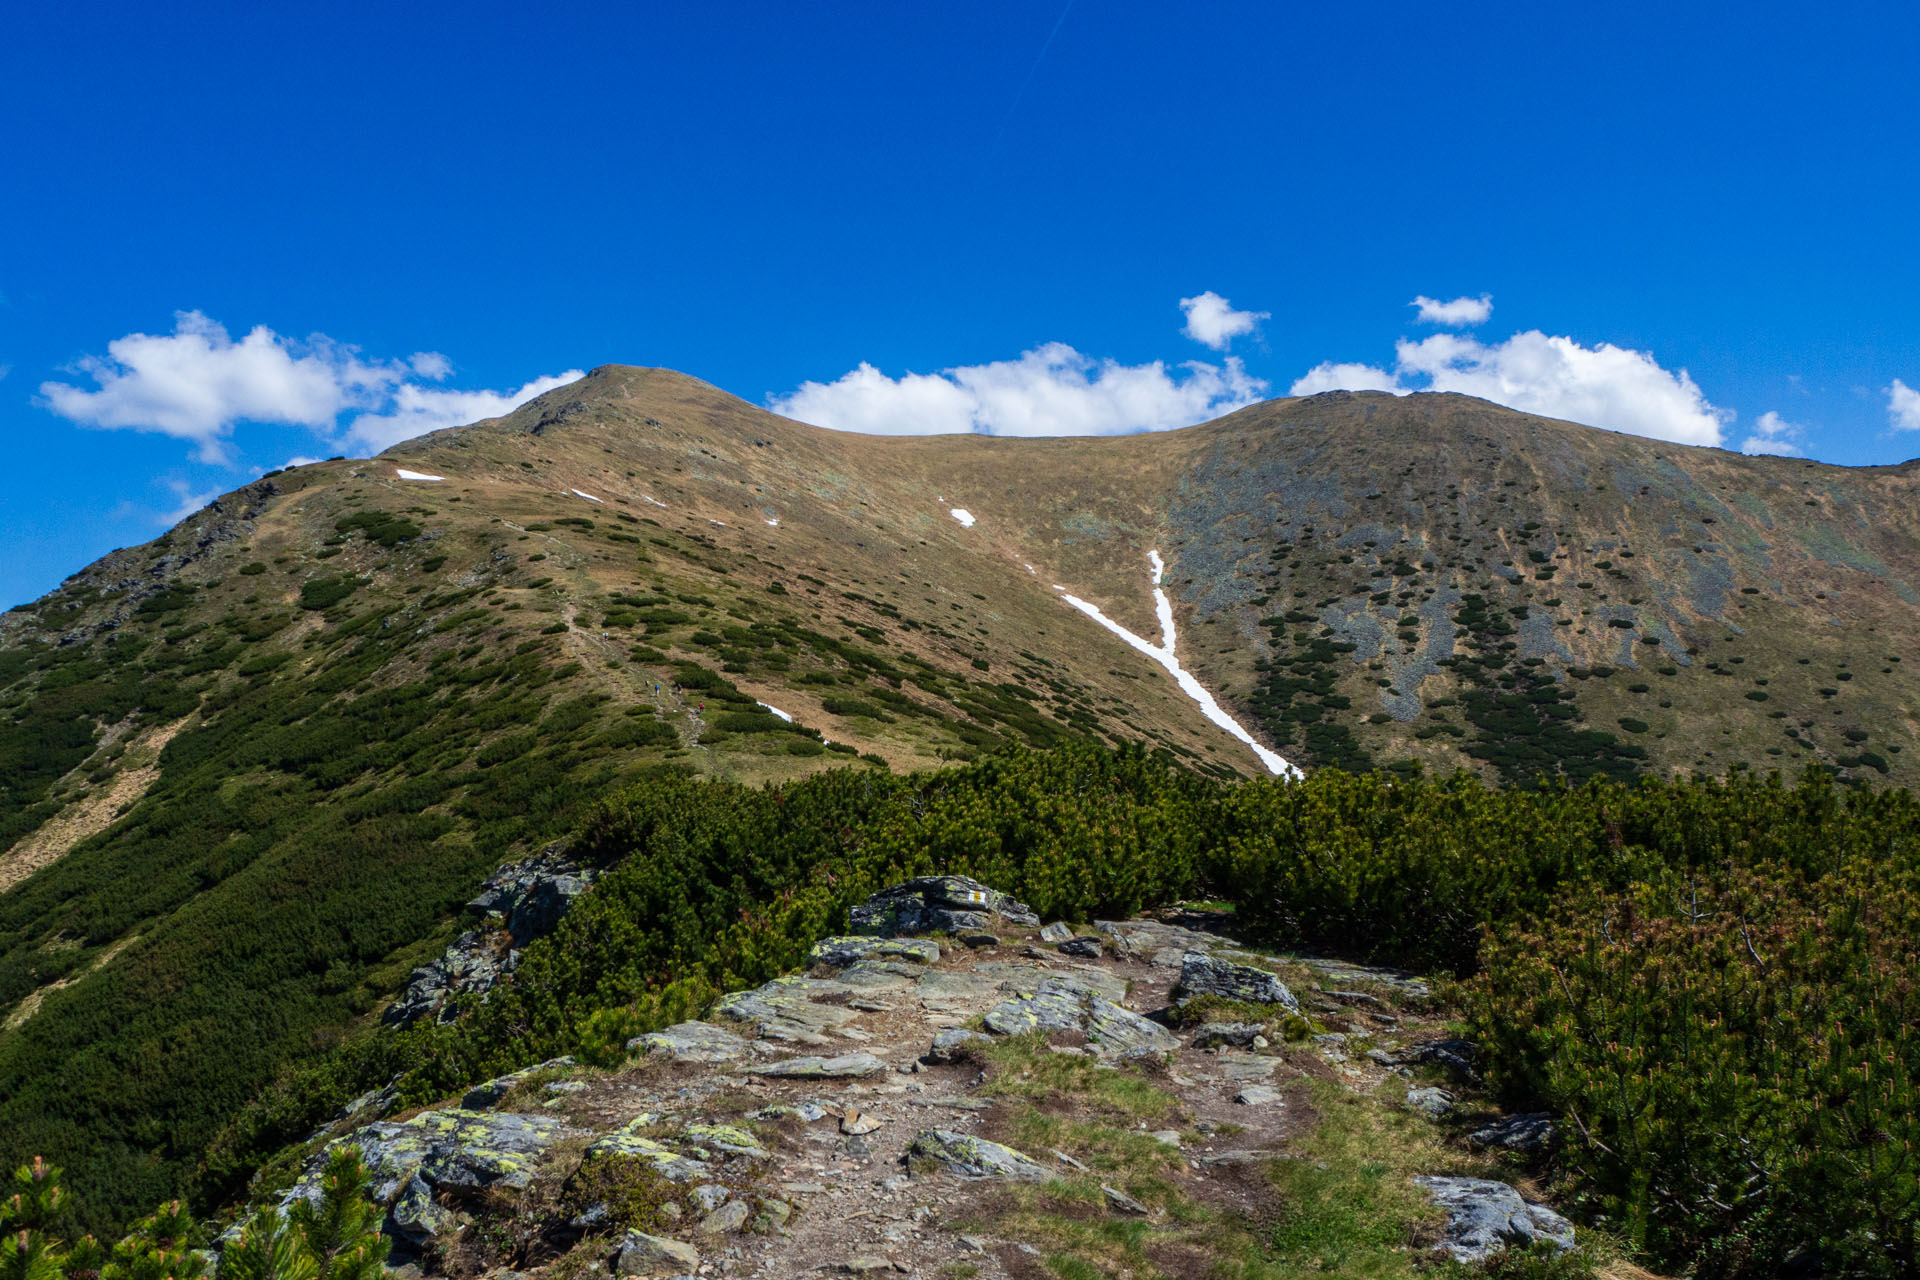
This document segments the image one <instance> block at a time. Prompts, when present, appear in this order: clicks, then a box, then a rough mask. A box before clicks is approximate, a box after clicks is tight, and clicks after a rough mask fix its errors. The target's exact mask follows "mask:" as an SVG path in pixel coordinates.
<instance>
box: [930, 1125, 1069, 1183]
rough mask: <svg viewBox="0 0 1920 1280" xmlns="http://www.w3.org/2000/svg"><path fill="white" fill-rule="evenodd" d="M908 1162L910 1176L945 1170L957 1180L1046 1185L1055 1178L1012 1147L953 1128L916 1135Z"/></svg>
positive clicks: (1041, 1166) (1044, 1168) (931, 1130)
mask: <svg viewBox="0 0 1920 1280" xmlns="http://www.w3.org/2000/svg"><path fill="white" fill-rule="evenodd" d="M906 1163H907V1172H908V1173H925V1172H929V1171H932V1170H936V1169H944V1170H945V1171H946V1172H948V1173H951V1174H953V1175H954V1176H955V1177H958V1178H966V1179H969V1180H979V1179H985V1178H1009V1179H1012V1180H1013V1181H1016V1182H1045V1181H1046V1180H1047V1179H1048V1178H1051V1177H1052V1176H1053V1175H1052V1173H1050V1172H1048V1170H1047V1168H1046V1167H1045V1166H1044V1165H1040V1164H1036V1163H1034V1162H1033V1161H1032V1160H1031V1159H1029V1158H1027V1157H1026V1156H1025V1155H1023V1154H1021V1153H1020V1152H1018V1151H1015V1150H1014V1149H1013V1148H1012V1147H1003V1146H1001V1145H1000V1144H999V1143H997V1142H988V1141H987V1140H986V1139H985V1138H975V1137H970V1136H968V1135H967V1134H964V1133H954V1132H953V1131H952V1130H950V1129H926V1130H923V1131H922V1132H921V1133H919V1134H918V1135H916V1136H915V1137H914V1139H913V1141H912V1142H910V1143H908V1144H907V1155H906Z"/></svg>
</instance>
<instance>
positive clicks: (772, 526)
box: [765, 520, 780, 529]
mask: <svg viewBox="0 0 1920 1280" xmlns="http://www.w3.org/2000/svg"><path fill="white" fill-rule="evenodd" d="M765 524H766V526H767V528H769V529H778V528H779V527H780V522H779V521H778V520H768V521H766V522H765Z"/></svg>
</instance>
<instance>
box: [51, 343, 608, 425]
mask: <svg viewBox="0 0 1920 1280" xmlns="http://www.w3.org/2000/svg"><path fill="white" fill-rule="evenodd" d="M74 370H75V372H78V373H81V374H84V375H86V377H88V378H90V379H91V380H92V382H93V384H94V385H93V387H92V388H91V389H89V388H87V387H84V386H75V385H73V384H71V383H66V382H57V381H49V382H44V383H42V384H41V385H40V396H41V403H42V404H43V405H44V406H45V407H46V408H48V409H51V410H52V411H53V412H55V413H57V414H59V415H60V416H61V417H63V418H66V419H68V420H70V421H72V422H76V423H78V424H80V425H81V426H85V427H103V428H121V429H129V430H135V431H156V432H160V433H162V434H164V435H169V436H173V437H175V438H177V439H181V440H187V441H190V442H191V443H193V445H194V446H195V447H196V448H197V449H198V451H199V456H200V457H201V459H202V460H204V461H207V462H214V463H226V462H228V461H229V453H228V443H229V441H230V440H231V438H232V435H233V429H234V427H235V426H236V425H237V424H239V423H242V422H258V423H271V424H276V425H282V426H296V427H305V428H307V429H309V430H311V431H313V432H315V433H316V434H318V435H321V436H322V437H329V438H330V437H331V435H332V433H333V432H334V431H335V430H336V428H337V426H338V423H339V420H340V417H341V415H342V414H345V413H348V412H352V411H355V410H359V411H362V417H361V418H359V419H356V420H355V422H354V424H353V431H352V432H351V434H354V435H355V436H356V437H357V438H364V439H375V438H380V439H384V441H385V443H387V444H391V443H394V442H395V441H397V440H401V439H404V438H406V437H405V435H404V434H399V432H400V430H401V427H402V424H404V423H417V424H422V425H420V430H433V429H434V428H436V427H441V426H448V425H452V423H451V422H450V421H449V420H447V419H446V415H447V414H448V413H456V412H458V411H459V410H460V409H461V408H462V407H464V406H465V405H468V404H472V405H477V406H479V407H480V408H481V409H482V410H483V412H479V413H475V414H474V415H472V417H485V416H491V415H492V414H496V413H499V412H502V410H501V409H500V408H499V407H498V406H500V405H501V404H504V403H507V402H508V401H509V400H512V397H513V396H514V395H515V394H518V393H496V392H485V391H481V392H461V391H431V390H427V389H425V388H423V387H421V386H420V385H419V383H418V382H417V381H416V380H417V379H421V378H425V379H428V380H431V381H439V380H441V379H444V378H446V377H448V376H449V375H450V374H451V373H452V371H453V365H452V363H451V362H450V361H449V360H448V359H447V358H446V357H445V356H443V355H441V354H439V353H438V352H432V351H423V352H419V353H416V354H415V355H413V356H411V357H409V358H407V359H405V360H389V361H368V360H364V359H362V358H361V356H360V353H359V351H358V350H357V349H355V348H353V347H350V346H347V345H345V344H342V343H338V342H335V341H333V340H332V339H331V338H328V337H326V336H325V335H321V334H316V335H314V336H313V337H310V338H307V339H305V340H304V341H302V340H296V339H291V338H286V337H283V336H281V335H280V334H277V333H275V332H274V331H273V330H271V329H269V328H267V327H266V326H265V325H257V326H255V327H254V328H253V329H252V330H250V331H249V332H248V333H247V335H246V336H245V337H243V338H241V339H239V340H238V341H235V340H234V339H233V338H232V337H231V336H230V335H229V334H228V333H227V330H226V328H225V327H224V326H222V325H221V324H219V323H218V322H216V321H214V320H212V319H209V318H208V317H207V316H205V315H203V314H202V313H200V312H198V311H182V312H178V313H176V314H175V316H174V327H173V332H172V333H170V334H146V333H130V334H127V335H126V336H125V337H121V338H116V339H114V340H113V341H112V342H110V343H108V344H107V354H106V355H105V356H104V357H102V356H87V357H85V358H83V359H81V360H80V361H79V362H78V363H77V364H76V365H75V366H74ZM578 376H580V375H579V374H578V373H574V374H570V375H565V376H563V377H562V378H561V379H558V380H555V379H542V380H540V381H539V382H538V383H529V384H528V386H529V387H533V386H538V387H539V389H540V390H547V389H549V387H550V386H557V385H560V383H561V382H564V381H570V380H571V379H572V378H576V377H578ZM526 390H527V388H524V387H523V388H522V389H521V391H522V392H525V391H526ZM533 394H538V392H534V393H533ZM435 397H441V398H440V399H435ZM512 403H514V404H517V403H519V401H518V400H512ZM435 406H438V407H439V411H438V412H436V411H435ZM508 407H512V406H511V404H509V405H508ZM472 417H469V418H461V419H458V420H459V421H471V420H472ZM369 419H371V421H369ZM363 421H369V430H368V431H367V432H364V433H362V432H361V431H360V430H359V427H360V423H361V422H363Z"/></svg>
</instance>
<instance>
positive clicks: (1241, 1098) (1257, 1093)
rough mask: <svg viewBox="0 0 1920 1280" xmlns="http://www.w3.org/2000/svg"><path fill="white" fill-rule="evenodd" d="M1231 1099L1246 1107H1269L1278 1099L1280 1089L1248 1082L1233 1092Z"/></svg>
mask: <svg viewBox="0 0 1920 1280" xmlns="http://www.w3.org/2000/svg"><path fill="white" fill-rule="evenodd" d="M1233 1100H1234V1101H1235V1102H1238V1103H1239V1104H1241V1105H1242V1106H1246V1107H1271V1106H1273V1105H1275V1104H1276V1103H1278V1102H1279V1101H1280V1091H1279V1090H1278V1089H1276V1088H1274V1087H1273V1086H1272V1085H1265V1084H1250V1085H1248V1086H1247V1087H1246V1088H1244V1089H1242V1090H1240V1092H1238V1093H1236V1094H1234V1095H1233Z"/></svg>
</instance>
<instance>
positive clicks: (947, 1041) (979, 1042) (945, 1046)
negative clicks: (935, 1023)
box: [927, 1027, 993, 1062]
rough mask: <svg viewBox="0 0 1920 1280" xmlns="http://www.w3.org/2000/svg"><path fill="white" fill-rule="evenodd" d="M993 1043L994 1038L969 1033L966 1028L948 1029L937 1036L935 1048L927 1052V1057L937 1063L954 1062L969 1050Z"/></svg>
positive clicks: (934, 1039) (935, 1037)
mask: <svg viewBox="0 0 1920 1280" xmlns="http://www.w3.org/2000/svg"><path fill="white" fill-rule="evenodd" d="M992 1043H993V1037H992V1036H989V1035H983V1034H982V1033H980V1032H978V1031H969V1030H967V1029H966V1028H965V1027H948V1028H946V1029H945V1030H943V1031H940V1032H938V1033H937V1034H935V1036H934V1037H933V1047H932V1048H931V1049H929V1050H927V1057H928V1058H930V1059H932V1060H933V1061H935V1062H952V1061H953V1060H954V1058H955V1057H957V1056H959V1055H960V1054H961V1053H963V1052H964V1051H966V1050H967V1049H971V1048H974V1047H976V1046H985V1045H990V1044H992Z"/></svg>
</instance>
